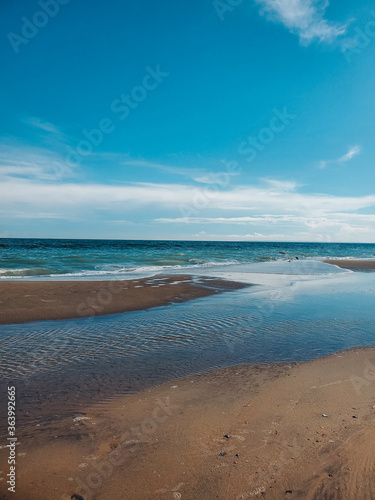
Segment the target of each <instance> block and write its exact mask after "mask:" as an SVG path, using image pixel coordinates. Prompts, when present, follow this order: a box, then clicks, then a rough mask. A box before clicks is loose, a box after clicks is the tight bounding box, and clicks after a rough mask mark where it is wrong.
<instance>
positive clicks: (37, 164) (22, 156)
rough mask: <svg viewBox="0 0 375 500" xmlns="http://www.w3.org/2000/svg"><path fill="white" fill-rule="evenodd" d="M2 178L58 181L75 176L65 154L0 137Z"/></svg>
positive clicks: (0, 169)
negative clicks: (65, 158) (64, 156)
mask: <svg viewBox="0 0 375 500" xmlns="http://www.w3.org/2000/svg"><path fill="white" fill-rule="evenodd" d="M0 146H1V151H0V180H1V181H12V180H13V179H15V178H21V179H28V180H34V181H58V180H61V179H62V178H64V179H66V178H71V177H73V176H74V172H73V169H72V168H71V167H69V166H68V165H67V164H66V162H65V160H64V158H63V156H61V155H59V154H58V153H55V152H53V151H51V150H49V149H46V148H41V147H34V146H27V145H25V144H22V143H18V142H17V141H15V142H14V141H13V142H11V143H9V142H7V141H6V140H4V139H1V138H0Z"/></svg>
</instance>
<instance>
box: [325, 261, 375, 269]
mask: <svg viewBox="0 0 375 500" xmlns="http://www.w3.org/2000/svg"><path fill="white" fill-rule="evenodd" d="M323 262H324V263H326V264H332V265H333V266H337V267H340V268H341V269H352V270H356V269H359V270H362V271H374V270H375V259H371V260H370V259H363V260H360V259H326V260H323Z"/></svg>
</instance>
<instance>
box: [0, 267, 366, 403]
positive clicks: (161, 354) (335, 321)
mask: <svg viewBox="0 0 375 500" xmlns="http://www.w3.org/2000/svg"><path fill="white" fill-rule="evenodd" d="M373 276H374V274H366V273H343V274H339V275H338V276H335V275H332V276H329V277H326V276H321V277H315V279H314V280H311V281H310V280H309V279H307V278H306V279H303V280H300V281H293V280H291V281H288V282H285V281H284V282H283V283H281V284H280V283H278V286H275V285H270V284H269V283H268V284H260V283H258V284H256V285H254V286H250V287H248V288H245V289H242V290H239V291H235V292H227V293H224V294H221V295H217V296H212V297H208V298H203V299H198V300H194V301H191V302H186V303H183V304H175V305H172V306H167V307H160V308H155V309H151V310H148V311H135V312H130V313H125V314H117V315H111V316H103V317H95V318H87V319H77V320H60V321H44V322H35V323H29V324H23V325H22V324H21V325H7V326H3V327H2V328H1V334H0V338H1V353H0V361H1V368H0V377H1V378H2V379H4V380H8V381H15V383H16V384H18V386H19V388H20V389H19V391H20V394H21V395H22V394H23V395H24V397H23V398H22V397H21V403H20V404H21V406H22V405H23V406H24V408H25V409H26V408H28V407H29V406H30V407H33V406H35V404H39V405H41V407H43V404H44V405H47V406H48V404H47V403H48V401H49V402H50V407H51V408H52V407H53V404H54V403H56V405H58V404H60V403H61V400H66V401H67V406H66V409H67V410H69V408H73V407H74V408H75V409H77V401H79V402H80V404H82V405H85V404H87V403H88V402H93V401H95V400H96V399H103V397H112V396H114V395H116V394H120V393H124V392H129V391H130V392H131V391H134V390H138V389H140V388H144V387H145V386H147V385H150V384H155V383H160V382H163V381H165V380H170V379H172V378H175V377H178V376H182V375H186V374H190V373H196V372H200V371H205V370H208V369H211V368H213V367H218V366H225V365H231V364H240V363H270V362H281V361H303V360H309V359H312V358H314V357H317V356H320V355H325V354H328V353H331V352H335V351H337V350H340V349H345V348H350V347H353V346H368V345H374V342H375V314H374V306H375V285H374V277H373ZM260 281H261V280H260ZM28 405H29V406H28ZM51 405H52V406H51ZM69 405H70V406H69Z"/></svg>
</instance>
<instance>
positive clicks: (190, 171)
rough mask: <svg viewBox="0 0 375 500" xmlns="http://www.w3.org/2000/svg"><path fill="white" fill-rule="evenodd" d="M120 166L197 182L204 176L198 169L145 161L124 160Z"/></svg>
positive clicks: (203, 172)
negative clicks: (151, 170)
mask: <svg viewBox="0 0 375 500" xmlns="http://www.w3.org/2000/svg"><path fill="white" fill-rule="evenodd" d="M122 165H125V166H132V167H144V168H153V169H156V170H160V171H162V172H166V173H168V174H172V175H182V176H184V177H189V178H191V179H194V180H197V182H199V180H198V179H199V176H203V175H204V174H205V170H203V169H200V168H194V167H192V168H186V167H177V166H171V165H165V164H163V163H154V162H150V161H146V160H126V161H122ZM201 182H204V181H201Z"/></svg>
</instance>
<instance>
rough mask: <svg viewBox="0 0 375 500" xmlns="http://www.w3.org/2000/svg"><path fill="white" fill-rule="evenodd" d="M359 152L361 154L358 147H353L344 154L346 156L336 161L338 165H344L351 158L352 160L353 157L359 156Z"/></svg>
mask: <svg viewBox="0 0 375 500" xmlns="http://www.w3.org/2000/svg"><path fill="white" fill-rule="evenodd" d="M360 152H361V148H360V146H354V147H353V148H350V149H349V151H348V152H347V153H346V155H344V156H342V157H341V158H339V159H338V160H337V161H338V162H339V163H345V162H347V161H349V160H351V159H352V158H354V157H355V156H357V155H359V153H360Z"/></svg>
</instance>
